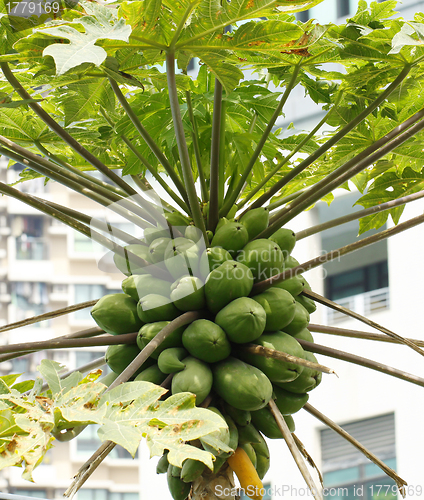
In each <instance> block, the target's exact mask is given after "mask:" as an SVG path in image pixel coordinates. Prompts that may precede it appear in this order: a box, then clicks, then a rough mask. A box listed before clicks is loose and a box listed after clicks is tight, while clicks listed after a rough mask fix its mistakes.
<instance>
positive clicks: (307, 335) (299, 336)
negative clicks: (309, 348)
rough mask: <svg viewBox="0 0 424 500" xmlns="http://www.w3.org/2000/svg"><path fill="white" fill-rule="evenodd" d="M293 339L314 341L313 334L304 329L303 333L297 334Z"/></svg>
mask: <svg viewBox="0 0 424 500" xmlns="http://www.w3.org/2000/svg"><path fill="white" fill-rule="evenodd" d="M293 337H294V338H296V339H302V340H306V341H308V342H313V341H314V337H312V335H311V332H310V331H309V330H308V329H307V328H304V329H303V330H302V331H301V332H299V333H296V334H295V335H293Z"/></svg>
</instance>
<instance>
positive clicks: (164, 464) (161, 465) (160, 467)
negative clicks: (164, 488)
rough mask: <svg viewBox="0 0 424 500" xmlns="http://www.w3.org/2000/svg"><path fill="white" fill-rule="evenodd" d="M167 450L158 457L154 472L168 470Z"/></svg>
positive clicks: (158, 472) (159, 472)
mask: <svg viewBox="0 0 424 500" xmlns="http://www.w3.org/2000/svg"><path fill="white" fill-rule="evenodd" d="M168 466H169V462H168V451H166V452H165V453H164V454H163V455H162V456H161V457H160V458H159V461H158V463H157V465H156V474H166V472H167V471H168Z"/></svg>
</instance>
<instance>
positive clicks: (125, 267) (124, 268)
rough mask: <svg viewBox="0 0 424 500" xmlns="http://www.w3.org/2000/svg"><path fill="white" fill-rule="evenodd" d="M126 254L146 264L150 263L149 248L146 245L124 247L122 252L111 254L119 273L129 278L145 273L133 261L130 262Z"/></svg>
mask: <svg viewBox="0 0 424 500" xmlns="http://www.w3.org/2000/svg"><path fill="white" fill-rule="evenodd" d="M127 251H128V252H131V253H133V254H134V255H137V257H140V258H141V259H144V260H145V261H147V262H151V259H150V252H149V247H148V246H146V245H140V244H138V245H136V244H134V245H126V246H125V247H124V250H121V251H118V252H116V253H114V254H113V261H114V263H115V266H116V267H117V268H118V269H119V270H120V271H121V273H123V274H125V275H126V276H129V275H131V274H143V273H144V272H145V271H144V269H143V268H142V267H140V266H139V265H138V264H136V263H135V262H134V261H131V258H130V256H129V255H128V253H127Z"/></svg>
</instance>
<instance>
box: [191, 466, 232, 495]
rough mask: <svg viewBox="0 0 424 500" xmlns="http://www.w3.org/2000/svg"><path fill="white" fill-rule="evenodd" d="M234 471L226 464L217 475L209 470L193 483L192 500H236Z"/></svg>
mask: <svg viewBox="0 0 424 500" xmlns="http://www.w3.org/2000/svg"><path fill="white" fill-rule="evenodd" d="M235 493H236V490H235V483H234V476H233V471H232V470H231V469H230V467H229V466H228V465H227V464H224V465H223V466H222V467H221V469H220V470H219V472H218V473H217V474H213V473H211V472H210V471H209V470H208V469H207V470H206V471H205V472H204V473H203V475H201V476H200V477H199V478H198V479H196V481H194V482H193V487H192V490H191V500H236V499H237V498H239V497H238V496H237V495H236V494H235Z"/></svg>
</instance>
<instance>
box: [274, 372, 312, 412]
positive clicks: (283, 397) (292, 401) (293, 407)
mask: <svg viewBox="0 0 424 500" xmlns="http://www.w3.org/2000/svg"><path fill="white" fill-rule="evenodd" d="M298 378H299V377H298ZM274 394H275V396H276V399H275V404H276V405H277V406H278V409H279V410H280V412H281V414H282V415H292V414H293V413H296V412H298V411H299V410H300V409H301V408H303V407H304V406H305V404H306V403H307V402H308V399H309V394H306V393H303V394H302V393H300V394H295V393H293V392H289V391H286V390H285V389H283V388H282V387H279V386H278V385H275V386H274Z"/></svg>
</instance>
